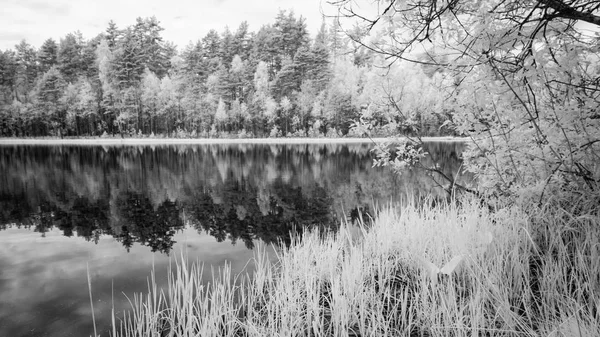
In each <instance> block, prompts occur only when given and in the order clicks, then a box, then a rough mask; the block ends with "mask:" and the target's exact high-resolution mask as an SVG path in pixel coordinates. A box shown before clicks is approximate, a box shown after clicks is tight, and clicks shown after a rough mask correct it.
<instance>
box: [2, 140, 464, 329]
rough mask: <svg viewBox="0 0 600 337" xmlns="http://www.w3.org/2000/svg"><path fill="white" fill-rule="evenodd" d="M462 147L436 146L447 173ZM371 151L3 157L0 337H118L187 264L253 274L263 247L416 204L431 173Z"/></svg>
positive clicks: (157, 150)
mask: <svg viewBox="0 0 600 337" xmlns="http://www.w3.org/2000/svg"><path fill="white" fill-rule="evenodd" d="M463 147H464V145H463V144H461V143H456V142H455V143H439V142H438V143H435V142H432V143H428V144H427V146H426V150H427V151H428V152H429V153H430V154H431V155H430V157H429V158H427V159H426V160H427V161H433V160H435V161H436V162H438V164H439V165H440V168H441V169H442V170H443V171H444V172H446V173H447V174H454V173H456V171H457V170H458V168H459V167H460V159H459V155H460V153H461V152H462V150H463ZM370 149H371V144H368V143H365V144H347V145H344V144H302V145H301V144H295V145H291V144H287V145H283V144H279V145H277V144H262V145H261V144H221V145H219V144H207V145H185V144H177V145H143V146H133V145H131V146H122V145H105V146H101V145H80V146H74V145H3V146H0V336H11V337H12V336H52V337H54V336H90V335H93V324H92V309H91V306H90V295H89V287H88V275H89V279H90V281H91V285H92V296H93V301H92V303H93V306H94V313H95V318H96V325H97V327H98V328H99V333H100V332H101V335H102V336H108V332H107V331H108V329H109V326H110V315H111V310H112V308H113V306H114V308H115V311H116V313H117V316H122V314H123V310H124V309H126V308H128V307H129V304H128V300H127V298H126V296H125V295H127V296H129V297H130V298H132V295H133V294H134V293H135V292H142V291H145V290H146V289H147V279H148V277H149V275H150V272H151V271H152V270H153V269H154V270H155V271H156V275H157V281H158V283H159V284H165V283H166V274H167V270H168V266H169V263H171V262H172V261H174V259H175V258H178V257H179V256H181V255H182V254H183V255H186V256H188V257H189V259H190V260H191V261H201V262H203V263H204V264H205V277H206V280H207V281H208V280H209V279H210V278H211V275H210V269H211V266H212V267H214V268H218V267H219V266H223V265H224V263H226V262H227V263H229V264H230V265H231V266H232V270H233V271H234V272H240V271H242V270H244V268H246V270H248V271H249V272H251V269H252V266H251V263H249V261H250V260H251V258H252V256H253V252H254V251H253V248H255V247H256V246H257V245H265V246H266V247H267V249H273V248H272V247H273V246H274V245H276V244H278V243H280V242H282V243H285V242H286V241H289V238H290V231H292V230H295V231H302V230H305V229H307V228H315V227H319V228H332V229H333V230H335V228H337V226H339V224H340V222H341V221H343V220H347V221H349V222H353V221H355V220H356V219H357V218H358V217H359V216H363V217H365V218H366V217H367V216H368V215H370V214H374V207H377V205H385V204H388V203H390V202H393V201H398V200H400V199H401V198H402V197H403V196H405V195H407V194H408V195H430V194H434V195H443V191H441V190H440V189H438V188H437V187H436V184H435V183H434V181H433V180H432V179H431V178H430V177H428V176H427V175H426V174H425V173H424V172H419V171H418V170H407V171H406V172H403V174H402V175H400V176H397V175H394V174H392V173H391V172H390V171H389V170H388V169H386V168H372V155H371V153H370V151H369V150H370Z"/></svg>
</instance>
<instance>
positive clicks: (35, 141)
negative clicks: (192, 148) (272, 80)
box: [0, 137, 469, 145]
mask: <svg viewBox="0 0 600 337" xmlns="http://www.w3.org/2000/svg"><path fill="white" fill-rule="evenodd" d="M389 139H392V138H68V139H59V138H0V145H177V144H183V145H210V144H360V143H372V142H377V143H380V142H384V141H387V140H389ZM421 139H423V141H426V142H466V141H468V140H469V139H468V138H458V137H422V138H421Z"/></svg>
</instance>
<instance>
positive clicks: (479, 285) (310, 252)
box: [114, 201, 600, 336]
mask: <svg viewBox="0 0 600 337" xmlns="http://www.w3.org/2000/svg"><path fill="white" fill-rule="evenodd" d="M553 212H556V209H554V210H553ZM542 214H543V213H540V214H537V215H536V217H532V216H529V215H527V214H525V213H523V211H522V210H520V209H519V208H518V207H512V208H507V209H503V210H499V211H497V212H495V213H493V214H490V213H489V212H488V210H487V208H482V207H480V206H479V204H477V203H475V202H468V201H467V202H463V203H461V206H456V205H454V204H453V205H445V206H439V207H431V206H422V207H416V206H414V205H403V206H401V207H400V206H399V207H390V208H386V209H384V210H382V211H381V212H380V213H379V214H378V216H377V218H376V219H375V220H374V221H372V223H369V224H368V227H369V228H368V229H366V228H364V227H361V228H356V227H348V226H342V228H341V230H340V231H339V232H338V233H325V234H323V233H315V232H313V233H304V234H303V235H302V236H301V237H297V238H295V239H294V240H293V242H292V244H291V245H290V246H289V247H288V248H282V249H281V251H280V252H279V255H278V257H277V262H276V263H271V262H270V261H269V259H268V258H267V256H266V253H265V250H264V249H262V250H260V249H259V250H258V251H257V253H256V255H255V256H256V257H255V261H254V262H255V267H256V269H255V271H254V273H253V274H252V275H249V274H245V275H240V276H237V277H234V276H232V275H231V272H230V269H229V267H228V266H225V267H224V268H222V269H221V270H220V271H218V272H215V273H213V275H215V276H214V277H213V279H212V282H210V283H209V284H203V283H202V282H201V280H202V277H201V276H202V268H201V267H200V266H199V265H198V264H188V263H187V262H186V261H183V262H179V263H177V264H176V266H175V268H174V269H173V270H172V272H171V275H170V278H169V287H168V288H167V289H164V290H160V289H157V288H156V287H155V285H154V283H153V282H152V281H151V282H150V287H149V292H148V294H146V295H137V296H136V297H134V299H133V300H132V310H131V312H130V313H128V314H127V315H125V316H124V317H122V318H120V320H121V323H120V326H119V327H118V329H117V327H115V332H114V334H115V335H118V336H598V335H600V323H599V322H600V316H599V313H598V307H599V305H600V303H599V298H600V294H599V291H600V247H599V242H600V241H599V238H600V237H599V235H598V234H599V232H600V221H599V219H598V217H597V216H592V215H589V216H587V217H586V216H580V217H579V218H578V219H568V218H566V217H558V216H556V217H554V218H551V217H550V218H548V217H544V216H541V215H542ZM546 214H547V215H553V214H554V213H552V212H549V211H546ZM554 215H556V214H554ZM534 225H535V228H534ZM448 261H453V262H452V263H451V264H452V266H446V267H445V268H439V269H441V270H438V268H437V267H435V268H434V267H432V265H435V266H438V267H442V266H444V265H445V264H446V263H448ZM450 267H451V268H450ZM117 330H118V331H117Z"/></svg>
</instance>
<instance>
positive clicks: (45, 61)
mask: <svg viewBox="0 0 600 337" xmlns="http://www.w3.org/2000/svg"><path fill="white" fill-rule="evenodd" d="M38 62H39V64H40V71H41V72H46V71H48V70H50V68H52V67H53V66H55V65H56V64H57V63H58V44H57V43H56V41H54V40H53V39H47V40H46V41H44V44H43V45H42V47H41V48H40V51H39V53H38Z"/></svg>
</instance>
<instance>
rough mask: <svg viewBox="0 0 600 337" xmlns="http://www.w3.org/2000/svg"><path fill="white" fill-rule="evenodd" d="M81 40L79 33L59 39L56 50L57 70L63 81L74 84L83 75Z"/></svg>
mask: <svg viewBox="0 0 600 337" xmlns="http://www.w3.org/2000/svg"><path fill="white" fill-rule="evenodd" d="M82 56H83V38H82V36H81V33H79V32H75V33H69V34H67V36H65V37H64V38H63V39H60V45H59V48H58V69H59V70H60V72H61V74H62V75H63V77H64V79H65V81H67V82H68V83H74V82H75V80H76V78H77V77H78V76H79V75H80V74H82V73H83V57H82Z"/></svg>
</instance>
